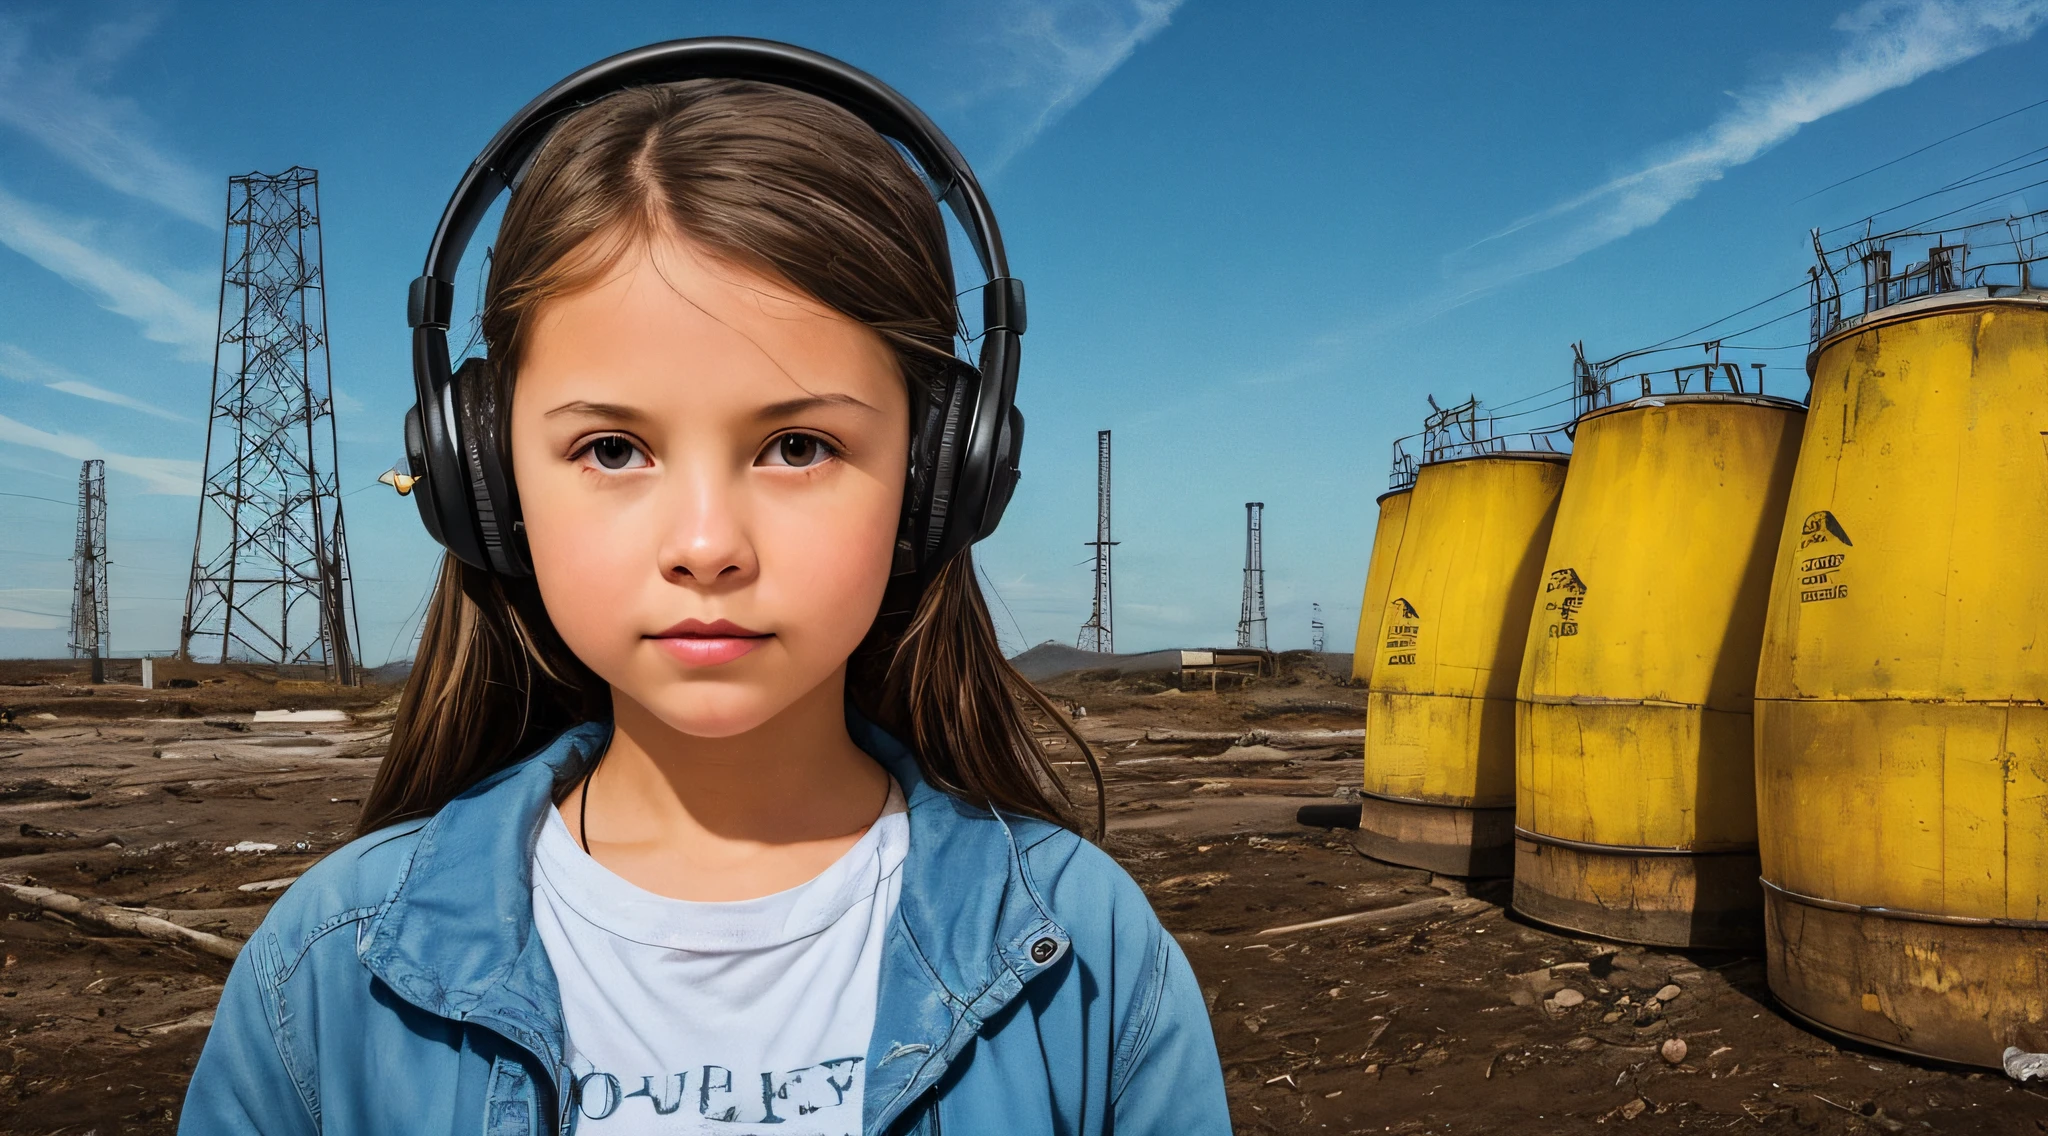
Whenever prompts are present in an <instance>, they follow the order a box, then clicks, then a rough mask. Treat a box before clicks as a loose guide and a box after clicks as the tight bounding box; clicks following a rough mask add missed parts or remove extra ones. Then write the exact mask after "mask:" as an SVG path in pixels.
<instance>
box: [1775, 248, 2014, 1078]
mask: <svg viewBox="0 0 2048 1136" xmlns="http://www.w3.org/2000/svg"><path fill="white" fill-rule="evenodd" d="M1808 367H1809V369H1810V370H1811V372H1812V374H1813V394H1812V397H1811V400H1810V401H1811V405H1812V408H1813V410H1812V413H1811V415H1810V416H1809V418H1808V424H1807V433H1806V438H1805V443H1804V446H1803V448H1802V451H1801V453H1800V456H1799V469H1798V473H1797V474H1796V475H1795V476H1794V477H1793V480H1792V493H1791V498H1790V501H1789V502H1788V504H1787V507H1786V512H1785V524H1784V531H1783V533H1782V535H1781V536H1780V538H1779V541H1778V553H1777V555H1778V561H1777V565H1776V575H1775V577H1774V579H1773V581H1772V585H1771V605H1770V616H1769V620H1768V623H1767V624H1766V630H1765V633H1764V646H1763V656H1762V663H1761V666H1760V668H1759V671H1758V675H1757V704H1756V711H1757V717H1756V733H1757V806H1758V814H1759V816H1758V822H1759V839H1760V842H1761V846H1762V852H1763V881H1764V894H1765V914H1766V921H1767V922H1766V927H1767V938H1766V957H1767V959H1768V963H1769V971H1770V983H1771V990H1772V992H1773V993H1775V994H1776V995H1777V996H1778V998H1779V999H1780V1000H1781V1001H1782V1002H1783V1003H1784V1004H1785V1005H1786V1006H1787V1007H1789V1008H1790V1009H1791V1010H1792V1011H1794V1012H1795V1013H1797V1014H1799V1015H1801V1016H1803V1017H1805V1018H1807V1019H1810V1020H1812V1021H1814V1022H1816V1023H1818V1024H1820V1025H1822V1026H1825V1027H1827V1028H1829V1029H1833V1030H1837V1031H1839V1032H1841V1033H1845V1034H1849V1035H1852V1036H1854V1037H1858V1038H1861V1039H1863V1040H1866V1041H1870V1042H1874V1043H1876V1044H1878V1045H1882V1046H1887V1047H1890V1048H1894V1049H1901V1050H1906V1051H1910V1052H1914V1053H1919V1054H1924V1055H1927V1056H1931V1057H1936V1058H1941V1059H1944V1060H1950V1061H1960V1062H1970V1063H1973V1064H1980V1065H1997V1064H1999V1059H2000V1055H2001V1053H2002V1052H2003V1050H2004V1049H2005V1047H2006V1046H2008V1045H2019V1046H2021V1047H2022V1048H2025V1049H2029V1050H2039V1049H2042V1048H2044V1046H2043V1045H2042V1043H2041V1040H2040V1039H2041V1036H2042V1035H2041V1034H2040V1033H2038V1032H2037V1031H2039V1030H2040V1029H2041V1028H2042V1027H2043V1025H2044V1022H2048V706H2044V703H2048V452H2044V451H2048V293H2043V292H2038V291H2037V292H2007V293H2005V294H2004V295H2001V296H1994V295H1992V294H1991V293H1990V292H1989V291H1987V290H1986V289H1982V288H1978V289H1971V290H1968V291H1964V292H1949V293H1940V294H1937V295H1933V296H1929V297H1926V298H1923V299H1920V300H1914V301H1908V302H1906V303H1901V304H1897V305H1894V306H1892V307H1889V308H1882V309H1879V310H1878V311H1876V312H1874V313H1872V314H1870V315H1868V316H1865V317H1862V318H1861V319H1859V320H1857V321H1855V322H1853V323H1851V324H1848V325H1845V326H1844V327H1842V328H1840V329H1838V330H1836V331H1835V332H1833V333H1831V334H1830V335H1829V336H1828V337H1827V338H1826V339H1824V340H1822V342H1821V344H1820V346H1819V348H1818V350H1817V351H1816V352H1815V354H1814V355H1813V357H1812V358H1811V359H1810V360H1809V362H1808Z"/></svg>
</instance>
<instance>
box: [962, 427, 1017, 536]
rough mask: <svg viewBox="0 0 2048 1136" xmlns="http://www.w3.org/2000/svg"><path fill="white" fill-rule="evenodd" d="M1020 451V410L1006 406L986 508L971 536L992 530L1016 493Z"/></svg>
mask: <svg viewBox="0 0 2048 1136" xmlns="http://www.w3.org/2000/svg"><path fill="white" fill-rule="evenodd" d="M1023 452H1024V412H1023V411H1021V410H1019V409H1017V408H1016V407H1015V406H1012V407H1010V415H1009V417H1008V418H1006V419H1004V420H1003V427H1002V433H1001V434H999V435H998V436H997V438H996V463H995V469H994V470H993V471H992V472H991V475H990V478H989V487H988V507H987V508H986V509H984V510H983V511H982V514H981V524H980V526H979V531H977V532H976V533H975V537H974V539H976V540H984V539H987V537H988V536H989V535H990V534H991V533H994V532H995V531H996V525H997V524H998V523H1000V522H1001V521H1002V519H1003V510H1005V509H1007V508H1009V507H1010V497H1011V496H1012V495H1013V494H1015V493H1016V492H1017V479H1018V478H1019V477H1021V476H1022V475H1023V471H1022V470H1021V469H1020V468H1019V467H1018V458H1019V457H1020V455H1022V454H1023Z"/></svg>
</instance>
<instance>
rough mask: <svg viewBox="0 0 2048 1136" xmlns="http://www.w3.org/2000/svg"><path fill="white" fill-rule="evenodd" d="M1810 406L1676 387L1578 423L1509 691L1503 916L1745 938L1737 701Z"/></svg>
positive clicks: (1712, 940)
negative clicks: (1510, 834)
mask: <svg viewBox="0 0 2048 1136" xmlns="http://www.w3.org/2000/svg"><path fill="white" fill-rule="evenodd" d="M1805 417H1806V408H1805V407H1803V406H1801V405H1800V404H1799V403H1797V402H1793V401H1790V400H1788V399H1781V398H1767V397H1763V396H1758V395H1741V394H1694V395H1682V394H1681V395H1662V396H1658V397H1653V398H1643V399H1638V400H1636V401H1634V402H1628V403H1623V404H1621V405H1619V406H1612V407H1606V408H1603V409H1600V410H1596V411H1594V412H1592V413H1590V414H1588V415H1586V416H1585V417H1584V418H1581V419H1580V420H1579V424H1578V431H1577V436H1576V437H1575V439H1574V441H1573V444H1572V460H1571V472H1570V474H1569V475H1568V476H1567V477H1566V478H1565V484H1564V496H1563V498H1562V500H1560V502H1559V503H1558V507H1557V524H1556V526H1555V527H1554V528H1553V529H1552V530H1551V534H1550V550H1549V552H1548V554H1547V555H1546V556H1545V557H1544V561H1543V582H1542V584H1541V585H1540V586H1539V590H1538V591H1537V593H1536V597H1535V603H1534V614H1533V616H1532V618H1531V620H1530V625H1529V635H1528V646H1527V648H1526V649H1525V650H1524V652H1523V655H1522V670H1521V685H1520V688H1519V689H1518V691H1517V695H1516V703H1517V705H1516V711H1515V713H1516V729H1515V741H1516V795H1515V826H1516V827H1515V892H1514V895H1515V898H1514V906H1515V910H1517V911H1520V912H1522V913H1523V914H1525V915H1528V916H1530V917H1531V918H1534V919H1539V920H1542V921H1543V922H1545V923H1551V924H1555V925H1557V926H1561V927H1568V928H1570V929H1572V930H1575V931H1584V932H1589V933H1591V934H1595V935H1603V936H1606V937H1608V938H1611V939H1621V940H1624V941H1628V942H1638V943H1654V944H1657V945H1660V946H1675V947H1745V946H1747V947H1754V946H1755V945H1756V944H1757V943H1758V942H1759V941H1760V940H1761V938H1762V936H1763V896H1762V894H1761V892H1760V889H1759V888H1758V885H1757V874H1758V868H1757V853H1756V771H1755V766H1754V762H1753V760H1752V755H1753V753H1754V742H1753V733H1754V728H1753V725H1752V723H1751V719H1750V708H1751V702H1752V699H1753V698H1754V695H1755V692H1756V658H1757V649H1758V646H1759V644H1760V643H1761V642H1762V640H1763V632H1764V611H1765V608H1766V605H1767V604H1768V603H1769V601H1770V591H1771V565H1772V564H1773V562H1774V560H1775V557H1776V555H1777V551H1778V530H1779V529H1780V528H1781V527H1782V526H1783V524H1784V518H1785V495H1786V493H1787V491H1788V490H1789V489H1790V488H1791V485H1792V469H1793V464H1794V462H1795V461H1796V460H1797V459H1798V456H1799V436H1800V429H1801V427H1802V425H1803V424H1804V419H1805Z"/></svg>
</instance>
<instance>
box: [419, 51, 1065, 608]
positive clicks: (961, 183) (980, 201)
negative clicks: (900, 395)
mask: <svg viewBox="0 0 2048 1136" xmlns="http://www.w3.org/2000/svg"><path fill="white" fill-rule="evenodd" d="M688 79H749V80H753V81H755V82H761V83H769V84H773V85H775V86H779V87H785V88H789V89H792V90H796V91H801V92H803V93H805V94H809V95H813V96H816V97H818V98H822V99H824V100H825V101H827V102H829V103H832V104H834V105H835V106H838V107H840V108H841V109H843V110H846V111H848V112H850V113H852V114H854V115H855V116H857V117H859V118H860V119H861V120H862V121H864V122H866V123H867V124H868V125H869V126H870V127H872V128H874V130H875V131H876V132H877V133H880V134H881V135H882V136H883V137H885V138H889V139H891V140H893V141H895V142H896V143H898V144H899V145H901V146H902V147H903V148H904V150H905V151H907V152H908V154H909V155H910V157H911V159H912V161H913V162H914V163H915V164H916V165H917V166H919V167H920V168H921V169H922V172H923V175H924V177H925V179H926V180H927V182H928V183H929V184H930V185H931V186H932V187H933V193H934V198H935V199H936V200H937V201H940V202H942V203H944V204H945V205H946V206H947V208H949V209H951V210H952V211H953V215H954V217H955V218H957V219H958V220H959V222H960V226H961V228H962V229H963V230H965V232H966V234H967V239H968V240H969V242H970V243H972V244H973V246H974V251H975V255H976V257H977V258H979V260H980V262H981V268H982V270H983V272H984V273H985V274H986V276H987V278H988V285H987V286H986V287H985V288H984V289H983V290H982V310H983V322H982V327H983V339H982V345H981V366H980V368H979V369H976V368H974V367H971V366H968V365H967V364H965V363H962V364H961V365H960V366H959V367H958V368H956V369H955V374H954V376H953V378H952V380H951V382H950V390H949V391H948V392H946V394H945V396H944V398H943V404H942V405H941V406H940V407H938V410H939V413H938V414H937V415H935V416H934V419H933V421H932V422H929V423H927V427H928V428H927V429H926V430H924V431H922V432H920V434H919V436H918V437H917V446H916V448H915V452H914V453H913V454H912V461H911V478H910V484H909V485H908V486H907V487H906V493H905V499H904V524H903V530H902V532H901V533H899V537H898V546H897V548H898V565H897V572H898V574H908V573H911V572H916V573H918V574H920V575H923V574H925V573H927V572H929V571H931V570H933V569H935V568H936V567H938V566H939V565H942V564H944V563H945V562H947V561H948V560H950V559H951V558H952V556H953V554H954V553H955V552H957V551H959V550H960V549H963V548H965V547H967V546H968V545H969V544H972V543H973V542H975V541H977V540H980V539H981V538H982V537H985V536H987V535H988V534H989V533H990V532H992V531H994V529H995V526H996V522H997V521H998V520H999V519H1001V517H1002V515H1003V510H1004V509H1005V508H1006V507H1007V505H1008V504H1009V500H1010V493H1011V491H1012V490H1013V489H1014V488H1015V486H1016V482H1017V454H1018V451H1019V450H1020V449H1021V447H1022V445H1023V435H1024V419H1023V416H1022V415H1021V414H1019V413H1018V412H1017V409H1016V402H1015V400H1016V390H1017V369H1018V360H1019V356H1020V353H1021V352H1020V348H1021V346H1022V338H1021V337H1022V336H1023V333H1024V324H1025V311H1024V285H1023V282H1022V281H1020V280H1018V279H1016V278H1015V277H1013V276H1011V275H1010V274H1009V262H1008V260H1007V259H1006V258H1005V256H1004V254H1003V238H1002V233H1001V231H1000V230H999V229H997V227H996V219H995V212H994V210H993V209H991V208H990V207H989V203H988V198H987V197H986V196H985V195H984V194H983V193H982V190H981V184H980V182H978V181H977V180H976V179H975V177H974V171H973V170H972V169H970V168H968V165H967V161H966V159H965V158H963V157H962V156H961V155H960V151H959V150H958V149H957V148H955V147H954V145H953V143H952V142H951V141H950V140H949V139H947V137H946V136H945V134H944V133H942V132H941V131H940V130H939V128H938V127H937V126H936V125H935V124H933V122H932V121H931V119H929V118H927V117H926V116H925V114H924V112H923V111H921V110H919V109H917V107H916V106H915V105H913V104H912V103H911V102H910V100H908V99H906V98H904V97H903V96H902V95H900V94H898V93H897V92H896V91H895V90H894V89H893V88H891V87H890V86H889V85H888V84H886V83H883V82H882V81H881V80H879V79H876V78H875V77H874V76H872V75H869V74H867V73H866V72H864V71H861V70H859V69H858V68H855V67H850V66H848V65H847V64H845V63H842V62H840V61H839V60H837V59H833V58H831V57H830V56H826V55H820V54H818V53H817V52H814V51H806V50H804V49H803V48H800V47H793V46H791V45H789V44H784V43H775V42H773V41H770V40H760V39H741V38H706V39H686V40H672V41H669V42H667V43H657V44H650V45H649V46H647V47H641V48H635V49H634V50H632V51H628V52H623V53H621V54H619V55H614V56H612V57H611V58H609V59H605V60H601V61H599V62H597V63H594V64H592V65H591V66H589V67H586V68H584V69H582V70H581V71H578V72H576V73H575V74H573V75H571V76H569V77H568V78H566V79H564V80H562V81H561V82H559V83H556V84H555V85H554V86H552V87H550V88H548V89H547V90H546V91H545V92H543V93H542V94H541V95H540V97H538V98H536V99H534V100H533V101H532V102H529V103H527V104H526V106H525V107H523V108H521V109H520V111H519V113H518V114H516V115H514V116H513V117H512V120H511V121H510V122H507V123H506V124H505V125H504V126H503V127H501V128H499V130H498V132H497V134H496V135H495V136H493V137H492V139H491V141H490V144H489V145H487V146H486V147H485V148H484V151H483V153H481V154H479V155H477V157H476V160H475V161H472V162H471V163H470V165H469V169H468V170H467V171H465V172H464V174H463V175H462V181H461V182H460V183H458V184H457V185H456V187H455V193H454V195H453V196H451V197H450V198H449V201H448V207H447V209H446V210H444V211H443V213H442V215H441V221H440V224H439V225H437V226H436V227H435V230H434V239H433V243H432V244H431V245H430V246H429V247H428V249H427V260H426V265H425V268H424V270H423V272H422V274H421V275H420V276H419V278H418V279H416V280H414V281H413V282H412V288H411V292H410V295H409V296H408V297H407V305H406V308H407V312H406V314H407V320H408V322H409V323H410V324H411V325H412V348H413V351H412V357H413V383H414V386H415V388H416V391H417V394H418V399H417V402H416V403H415V404H414V406H413V409H412V410H411V411H410V412H409V413H408V414H407V416H406V453H407V457H408V461H409V462H410V464H411V466H412V477H413V479H415V480H420V481H423V482H424V485H423V486H422V487H421V488H422V490H423V491H422V492H421V493H420V495H419V498H418V501H419V507H420V517H421V519H422V521H424V523H425V524H426V527H427V531H428V533H429V534H431V535H432V536H433V537H434V539H435V540H436V541H438V542H440V543H441V544H442V545H443V546H444V547H446V548H447V549H448V551H449V552H450V553H452V554H454V556H455V557H456V558H457V559H459V560H462V561H463V562H465V563H468V564H471V565H474V566H476V567H479V568H484V569H487V570H489V571H492V572H495V573H498V574H500V575H505V576H524V575H529V574H530V573H531V571H532V569H531V565H530V564H529V563H528V561H527V558H526V553H525V541H524V538H523V535H522V531H521V523H520V521H519V520H518V517H519V509H518V498H517V492H516V489H515V487H514V486H513V485H512V481H511V477H510V476H509V475H510V470H509V469H506V468H503V466H504V463H503V461H502V455H501V454H500V452H499V443H500V441H501V439H499V438H498V436H497V434H498V430H499V426H498V425H497V418H496V407H495V405H494V403H493V396H492V394H491V393H490V392H489V391H486V390H472V389H470V388H475V387H488V386H489V385H490V380H489V376H488V373H487V368H485V367H484V366H483V365H482V363H481V362H480V361H478V360H471V361H470V362H467V363H464V364H463V366H462V367H461V369H460V370H457V369H455V368H454V367H453V366H452V361H451V359H450V357H449V350H448V325H449V321H450V319H451V318H452V312H453V308H454V298H455V275H456V271H457V269H458V268H459V267H460V265H461V263H462V255H463V252H464V251H465V250H466V249H467V247H468V245H469V242H470V239H471V238H472V237H473V236H475V234H476V230H477V227H478V226H479V225H480V224H481V223H482V222H483V219H484V217H485V215H486V214H488V213H489V212H490V210H491V206H492V205H493V204H494V203H495V202H496V201H497V199H498V197H499V195H501V194H503V193H505V192H506V191H507V190H508V189H510V188H511V187H513V186H514V185H516V184H517V183H518V181H519V178H520V176H521V175H522V174H523V173H524V171H525V169H526V167H527V165H528V163H530V162H531V161H532V160H533V157H534V155H535V154H537V153H538V152H539V151H540V148H541V146H542V144H543V143H545V142H546V140H547V137H548V134H549V133H550V132H551V131H552V130H553V129H554V127H555V125H556V124H557V122H558V121H559V120H560V119H561V117H562V116H563V115H565V114H568V113H570V112H572V111H574V110H576V109H578V108H580V107H584V106H588V105H590V104H591V103H593V102H596V101H597V100H599V99H601V98H604V97H605V96H606V95H610V94H614V93H616V92H618V91H623V90H627V89H629V88H632V87H640V86H648V85H652V84H656V83H671V82H680V81H684V80H688ZM465 376H470V377H468V378H465Z"/></svg>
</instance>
